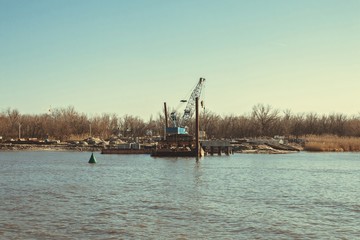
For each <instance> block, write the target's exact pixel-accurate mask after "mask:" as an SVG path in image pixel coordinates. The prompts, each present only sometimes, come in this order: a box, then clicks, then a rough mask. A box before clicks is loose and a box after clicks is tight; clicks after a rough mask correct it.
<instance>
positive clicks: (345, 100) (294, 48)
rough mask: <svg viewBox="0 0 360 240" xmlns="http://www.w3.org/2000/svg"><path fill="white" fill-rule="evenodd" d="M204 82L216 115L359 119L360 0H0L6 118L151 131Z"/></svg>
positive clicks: (0, 91) (0, 103)
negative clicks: (79, 117)
mask: <svg viewBox="0 0 360 240" xmlns="http://www.w3.org/2000/svg"><path fill="white" fill-rule="evenodd" d="M200 77H203V78H205V79H206V81H205V87H204V89H203V93H202V98H203V100H204V102H205V106H206V109H207V110H208V111H211V112H213V113H217V114H219V115H225V116H226V115H243V114H249V113H251V111H252V107H253V106H254V105H257V104H264V105H270V106H271V107H273V108H274V109H279V110H287V109H289V110H291V111H292V112H293V113H310V112H311V113H318V114H332V113H343V114H346V115H357V114H359V113H360V100H359V99H360V98H359V90H360V0H346V1H344V0H316V1H314V0H301V1H298V0H222V1H218V0H181V1H180V0H178V1H177V0H131V1H130V0H104V1H100V0H0V111H4V110H6V109H7V108H12V109H18V110H19V111H20V112H21V113H22V114H42V113H46V112H47V111H48V109H49V108H50V107H51V108H66V107H68V106H73V107H74V108H75V109H76V110H77V111H78V112H81V113H85V114H88V115H91V116H92V115H99V114H102V113H115V114H118V115H120V116H123V115H133V116H139V117H141V118H143V119H148V118H150V117H151V116H154V117H155V116H158V114H161V113H162V111H163V103H164V102H167V105H168V106H169V107H170V108H176V107H178V106H179V101H180V100H181V99H183V98H185V97H188V96H189V93H190V92H191V90H192V88H193V87H194V86H195V85H196V83H197V82H198V80H199V78H200ZM183 108H185V106H183ZM179 111H182V106H180V108H179Z"/></svg>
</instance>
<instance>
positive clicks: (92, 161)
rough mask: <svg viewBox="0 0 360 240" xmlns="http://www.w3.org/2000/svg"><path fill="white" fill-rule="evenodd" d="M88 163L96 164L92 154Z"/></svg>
mask: <svg viewBox="0 0 360 240" xmlns="http://www.w3.org/2000/svg"><path fill="white" fill-rule="evenodd" d="M89 163H96V158H95V157H94V153H91V157H90V159H89Z"/></svg>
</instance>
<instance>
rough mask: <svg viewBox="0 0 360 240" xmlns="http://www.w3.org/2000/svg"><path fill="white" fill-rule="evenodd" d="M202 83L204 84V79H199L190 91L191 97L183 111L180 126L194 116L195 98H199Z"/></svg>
mask: <svg viewBox="0 0 360 240" xmlns="http://www.w3.org/2000/svg"><path fill="white" fill-rule="evenodd" d="M204 82H205V78H200V80H199V82H198V83H197V85H196V86H195V88H194V90H193V91H192V93H191V96H190V98H189V100H188V101H187V104H186V107H185V109H184V114H183V116H182V117H181V120H180V125H181V126H183V125H184V123H185V122H186V121H188V120H189V119H190V118H191V117H192V116H193V115H194V112H195V104H196V102H195V100H196V98H200V95H201V91H202V89H203V86H204Z"/></svg>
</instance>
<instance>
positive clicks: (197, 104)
mask: <svg viewBox="0 0 360 240" xmlns="http://www.w3.org/2000/svg"><path fill="white" fill-rule="evenodd" d="M195 100H196V104H195V106H196V108H195V109H196V111H195V114H196V118H195V121H196V122H195V128H196V130H195V141H196V160H199V157H201V153H200V141H199V98H198V97H197V98H196V99H195Z"/></svg>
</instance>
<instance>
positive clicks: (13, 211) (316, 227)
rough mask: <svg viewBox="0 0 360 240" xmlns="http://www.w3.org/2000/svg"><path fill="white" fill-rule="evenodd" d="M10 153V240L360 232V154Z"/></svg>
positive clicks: (3, 214)
mask: <svg viewBox="0 0 360 240" xmlns="http://www.w3.org/2000/svg"><path fill="white" fill-rule="evenodd" d="M95 157H96V158H97V161H98V163H97V164H95V165H91V164H88V163H87V161H88V160H89V158H90V153H79V152H0V164H1V167H0V184H1V187H0V200H1V204H0V239H360V190H359V187H360V154H355V153H321V154H310V153H297V154H287V155H246V154H244V155H243V154H235V155H232V156H229V157H227V156H221V157H218V156H216V157H215V156H212V157H206V158H204V159H202V160H200V162H199V163H196V162H195V160H193V159H166V158H152V157H150V156H147V155H101V154H95Z"/></svg>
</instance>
